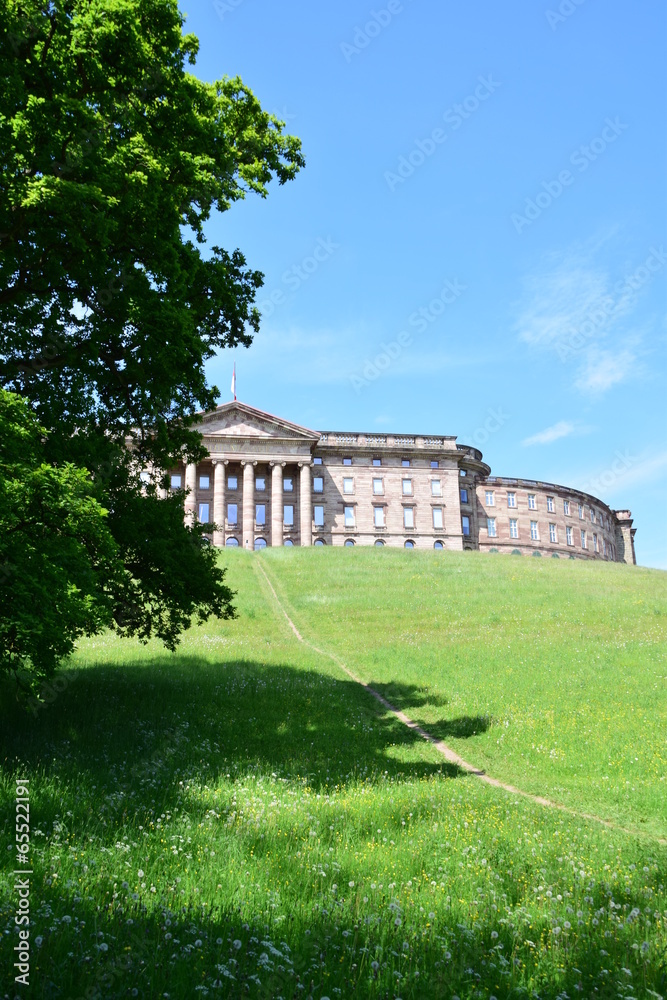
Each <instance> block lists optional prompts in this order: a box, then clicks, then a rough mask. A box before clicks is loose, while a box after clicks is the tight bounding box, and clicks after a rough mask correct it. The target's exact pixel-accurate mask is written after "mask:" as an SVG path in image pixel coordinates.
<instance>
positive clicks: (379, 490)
mask: <svg viewBox="0 0 667 1000" xmlns="http://www.w3.org/2000/svg"><path fill="white" fill-rule="evenodd" d="M373 493H375V495H376V496H381V495H382V494H383V493H384V487H383V485H382V480H381V479H374V480H373Z"/></svg>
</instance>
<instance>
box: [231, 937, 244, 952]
mask: <svg viewBox="0 0 667 1000" xmlns="http://www.w3.org/2000/svg"><path fill="white" fill-rule="evenodd" d="M232 943H233V945H234V947H235V948H236V950H237V951H238V950H239V948H241V947H242V942H241V941H239V939H238V938H236V940H235V941H233V942H232Z"/></svg>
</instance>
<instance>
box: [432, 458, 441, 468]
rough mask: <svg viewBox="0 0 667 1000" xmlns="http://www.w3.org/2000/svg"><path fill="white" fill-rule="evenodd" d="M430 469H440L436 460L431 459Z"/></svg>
mask: <svg viewBox="0 0 667 1000" xmlns="http://www.w3.org/2000/svg"><path fill="white" fill-rule="evenodd" d="M431 468H432V469H439V468H440V462H438V460H437V459H432V460H431Z"/></svg>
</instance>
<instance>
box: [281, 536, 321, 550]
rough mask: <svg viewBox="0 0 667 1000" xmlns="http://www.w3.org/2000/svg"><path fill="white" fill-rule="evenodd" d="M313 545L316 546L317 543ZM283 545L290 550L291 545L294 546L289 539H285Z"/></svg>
mask: <svg viewBox="0 0 667 1000" xmlns="http://www.w3.org/2000/svg"><path fill="white" fill-rule="evenodd" d="M315 544H316V545H317V542H315ZM283 545H285V546H286V547H287V548H290V547H291V546H292V545H294V542H293V541H292V539H291V538H286V539H285V541H284V542H283Z"/></svg>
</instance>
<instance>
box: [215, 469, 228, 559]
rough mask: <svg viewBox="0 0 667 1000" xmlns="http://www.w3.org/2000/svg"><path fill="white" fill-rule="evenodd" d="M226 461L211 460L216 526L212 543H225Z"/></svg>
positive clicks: (219, 544)
mask: <svg viewBox="0 0 667 1000" xmlns="http://www.w3.org/2000/svg"><path fill="white" fill-rule="evenodd" d="M226 472H227V463H226V462H223V461H222V460H220V459H218V460H217V461H216V460H215V459H214V460H213V520H214V521H215V523H216V525H217V528H216V530H215V531H214V532H213V544H214V545H218V546H222V545H224V544H225V474H226Z"/></svg>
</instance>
